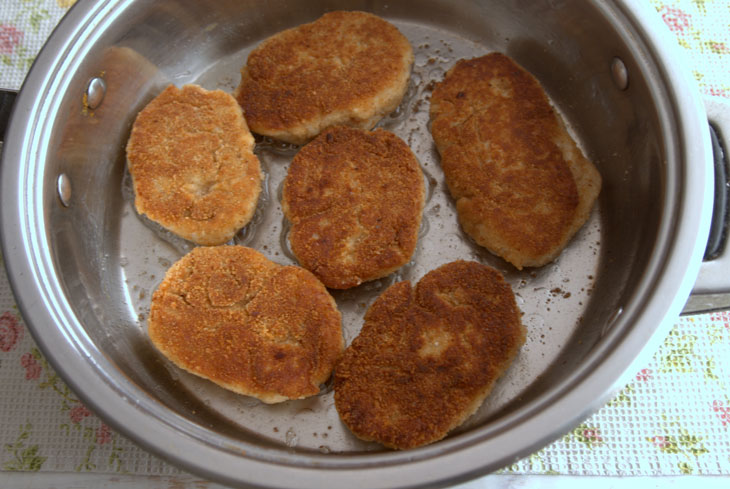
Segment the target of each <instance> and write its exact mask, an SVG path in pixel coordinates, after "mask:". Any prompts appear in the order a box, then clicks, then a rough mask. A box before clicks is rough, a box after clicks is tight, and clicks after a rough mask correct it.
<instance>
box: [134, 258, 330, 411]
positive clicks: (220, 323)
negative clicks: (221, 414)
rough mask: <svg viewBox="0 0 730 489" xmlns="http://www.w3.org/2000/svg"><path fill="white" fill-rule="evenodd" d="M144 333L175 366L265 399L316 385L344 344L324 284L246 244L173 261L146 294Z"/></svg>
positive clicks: (295, 395) (295, 394)
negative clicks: (149, 302)
mask: <svg viewBox="0 0 730 489" xmlns="http://www.w3.org/2000/svg"><path fill="white" fill-rule="evenodd" d="M148 333H149V337H150V339H151V340H152V343H153V344H154V345H155V346H156V347H157V348H158V349H159V350H160V351H161V352H162V353H163V354H164V355H165V356H166V357H167V358H169V359H170V360H171V361H172V362H173V363H175V364H176V365H177V366H178V367H180V368H182V369H185V370H187V371H188V372H191V373H193V374H195V375H198V376H200V377H203V378H206V379H209V380H211V381H213V382H215V383H216V384H218V385H220V386H222V387H224V388H226V389H229V390H232V391H234V392H237V393H239V394H244V395H248V396H253V397H256V398H258V399H260V400H261V401H263V402H265V403H276V402H281V401H285V400H288V399H301V398H304V397H307V396H312V395H314V394H317V393H318V392H319V391H320V388H319V386H320V385H321V384H322V383H324V382H325V381H326V380H327V379H328V378H329V377H330V375H331V372H332V369H333V368H334V365H335V362H336V361H337V359H338V358H339V356H340V354H341V353H342V350H343V348H344V343H343V341H344V340H343V336H342V326H341V315H340V312H339V311H338V309H337V305H336V304H335V301H334V299H333V298H332V296H330V295H329V293H328V292H327V289H325V287H324V286H323V285H322V284H321V283H320V282H319V281H318V280H317V279H316V278H315V277H314V276H313V275H312V274H311V273H309V272H308V271H306V270H304V269H303V268H299V267H294V266H282V265H279V264H277V263H274V262H272V261H270V260H269V259H267V258H266V257H265V256H264V255H262V254H261V253H259V252H258V251H255V250H253V249H251V248H246V247H243V246H228V245H223V246H212V247H197V248H194V249H193V250H192V251H191V252H190V253H188V254H187V255H185V256H184V257H182V258H181V259H180V260H179V261H177V262H176V263H175V264H174V265H173V266H172V267H171V268H170V269H169V270H168V272H167V274H166V275H165V278H164V280H163V281H162V283H161V284H160V286H159V287H158V289H157V290H156V291H155V292H154V294H153V296H152V305H151V308H150V315H149V322H148Z"/></svg>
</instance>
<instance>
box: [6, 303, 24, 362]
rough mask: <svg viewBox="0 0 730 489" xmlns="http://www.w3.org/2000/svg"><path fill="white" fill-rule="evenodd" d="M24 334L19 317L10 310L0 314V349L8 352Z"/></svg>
mask: <svg viewBox="0 0 730 489" xmlns="http://www.w3.org/2000/svg"><path fill="white" fill-rule="evenodd" d="M22 336H23V329H22V328H21V326H20V324H19V323H18V319H17V318H16V317H15V316H14V315H13V314H11V313H10V312H9V311H5V312H4V313H3V314H2V315H1V316H0V351H5V352H8V351H10V350H12V349H13V348H15V345H17V344H18V341H20V338H21V337H22Z"/></svg>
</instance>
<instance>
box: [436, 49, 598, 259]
mask: <svg viewBox="0 0 730 489" xmlns="http://www.w3.org/2000/svg"><path fill="white" fill-rule="evenodd" d="M430 117H431V133H432V135H433V139H434V141H435V142H436V147H437V149H438V151H439V153H440V155H441V165H442V167H443V170H444V174H445V176H446V183H447V185H448V188H449V191H450V193H451V195H452V196H453V198H454V199H455V201H456V207H457V212H458V215H459V221H460V223H461V225H462V227H463V229H464V231H466V233H467V234H469V235H470V236H471V237H472V238H474V240H475V241H476V242H477V243H479V244H480V245H482V246H484V247H485V248H487V249H488V250H489V251H491V252H492V253H494V254H496V255H498V256H501V257H502V258H504V259H505V260H507V261H509V262H510V263H512V264H513V265H514V266H515V267H517V268H518V269H522V267H525V266H529V267H534V266H541V265H544V264H546V263H548V262H550V261H552V260H553V259H555V258H556V257H557V256H558V255H559V254H560V252H561V251H562V249H563V248H564V247H565V246H566V245H567V244H568V242H569V240H570V239H571V237H572V236H573V235H574V234H575V233H576V232H577V231H578V229H580V227H581V226H582V225H583V224H584V223H585V222H586V220H587V219H588V217H589V216H590V212H591V209H592V207H593V204H594V202H595V200H596V198H597V196H598V193H599V191H600V187H601V176H600V174H599V173H598V171H597V170H596V168H595V167H594V166H593V164H592V163H591V162H590V161H588V160H587V159H586V158H585V156H584V155H583V154H582V153H581V151H580V149H579V148H578V147H577V145H576V143H575V141H573V139H572V138H571V136H570V135H569V134H568V131H567V130H566V128H565V126H564V124H563V122H562V120H561V119H560V117H559V116H558V115H557V114H556V113H555V111H554V110H553V108H552V106H551V105H550V102H549V101H548V98H547V96H546V95H545V92H544V91H543V89H542V87H541V86H540V84H539V83H538V81H537V80H536V79H535V78H534V77H533V76H532V75H531V74H529V73H528V72H527V71H525V70H524V69H522V68H521V67H520V66H518V65H517V64H516V63H515V62H514V61H512V60H511V59H510V58H508V57H507V56H505V55H503V54H499V53H493V54H488V55H486V56H482V57H480V58H475V59H470V60H460V61H459V62H457V64H456V65H455V66H454V67H453V68H452V69H451V70H450V71H449V72H448V73H447V74H446V77H445V79H444V80H443V81H442V82H440V83H438V84H437V86H436V87H435V89H434V91H433V94H432V97H431V109H430Z"/></svg>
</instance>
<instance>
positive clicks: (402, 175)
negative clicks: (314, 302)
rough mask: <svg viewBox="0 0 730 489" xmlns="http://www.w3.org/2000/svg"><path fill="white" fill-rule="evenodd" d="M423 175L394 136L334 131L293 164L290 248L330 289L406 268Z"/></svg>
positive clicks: (288, 189)
mask: <svg viewBox="0 0 730 489" xmlns="http://www.w3.org/2000/svg"><path fill="white" fill-rule="evenodd" d="M423 203H424V183H423V173H422V172H421V167H420V165H419V163H418V160H417V159H416V157H415V156H414V154H413V152H412V151H411V150H410V148H409V147H408V145H406V143H405V142H404V141H403V140H402V139H400V138H399V137H398V136H396V135H395V134H393V133H391V132H388V131H384V130H382V129H377V130H375V131H365V130H362V129H353V128H350V127H342V126H339V127H334V128H331V129H328V130H327V131H325V132H324V133H322V134H320V135H319V136H318V137H317V138H316V139H314V140H313V141H312V142H310V143H308V144H307V145H306V146H304V147H303V148H302V149H301V150H300V151H299V152H298V153H297V154H296V155H295V156H294V159H293V160H292V163H291V165H290V167H289V171H288V173H287V176H286V179H285V180H284V191H283V196H282V208H283V211H284V215H285V216H286V218H287V219H288V220H289V221H290V222H291V230H290V233H289V243H290V245H291V249H292V252H293V253H294V255H295V256H296V257H297V259H298V260H299V263H300V264H301V265H302V266H303V267H304V268H306V269H307V270H310V271H311V272H312V273H314V274H315V275H316V276H317V277H318V278H319V279H320V280H321V281H322V283H324V284H325V285H326V286H327V287H330V288H333V289H347V288H350V287H354V286H356V285H359V284H360V283H362V282H366V281H369V280H374V279H377V278H380V277H384V276H386V275H388V274H390V273H392V272H393V271H395V270H397V269H398V268H400V267H401V266H403V265H404V264H406V263H407V262H408V261H409V260H410V259H411V256H412V255H413V252H414V250H415V249H416V243H417V241H418V229H419V227H420V224H421V214H422V211H423Z"/></svg>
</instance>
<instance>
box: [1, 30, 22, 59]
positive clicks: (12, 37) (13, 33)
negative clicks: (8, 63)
mask: <svg viewBox="0 0 730 489" xmlns="http://www.w3.org/2000/svg"><path fill="white" fill-rule="evenodd" d="M21 42H23V31H20V30H18V29H17V28H16V27H15V26H12V25H5V24H2V25H0V54H7V55H10V54H13V51H15V47H16V46H17V45H19V44H20V43H21Z"/></svg>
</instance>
